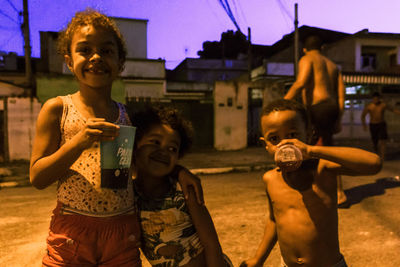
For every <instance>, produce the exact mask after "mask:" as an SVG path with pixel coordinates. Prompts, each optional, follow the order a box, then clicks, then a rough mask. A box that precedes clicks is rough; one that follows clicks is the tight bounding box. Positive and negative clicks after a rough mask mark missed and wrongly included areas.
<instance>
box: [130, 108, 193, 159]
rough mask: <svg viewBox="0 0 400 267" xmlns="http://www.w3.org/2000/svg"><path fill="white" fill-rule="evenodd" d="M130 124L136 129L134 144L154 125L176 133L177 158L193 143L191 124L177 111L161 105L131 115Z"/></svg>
mask: <svg viewBox="0 0 400 267" xmlns="http://www.w3.org/2000/svg"><path fill="white" fill-rule="evenodd" d="M131 119H132V124H133V126H135V127H136V137H135V139H136V141H135V144H137V142H138V141H139V140H140V139H141V138H142V137H143V136H144V135H145V134H146V133H147V131H149V130H150V128H151V127H153V126H155V125H161V124H166V125H168V126H170V127H171V128H172V129H174V130H175V131H177V132H178V134H179V137H180V138H181V144H180V147H179V157H180V158H181V157H183V155H184V154H185V153H186V152H187V151H188V150H189V149H190V147H191V145H192V142H193V127H192V123H191V122H190V121H188V120H186V119H185V118H183V117H182V114H181V113H180V112H179V110H178V109H176V108H172V107H165V106H161V105H154V106H151V105H148V106H146V107H145V108H144V109H143V110H141V111H138V112H136V113H135V114H133V115H132V117H131Z"/></svg>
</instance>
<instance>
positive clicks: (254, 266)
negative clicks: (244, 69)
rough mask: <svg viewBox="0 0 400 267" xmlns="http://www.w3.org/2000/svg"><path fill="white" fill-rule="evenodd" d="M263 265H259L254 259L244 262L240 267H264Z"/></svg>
mask: <svg viewBox="0 0 400 267" xmlns="http://www.w3.org/2000/svg"><path fill="white" fill-rule="evenodd" d="M262 266H263V264H258V262H257V260H256V259H254V258H252V259H248V260H246V261H243V262H242V263H241V264H240V266H239V267H262Z"/></svg>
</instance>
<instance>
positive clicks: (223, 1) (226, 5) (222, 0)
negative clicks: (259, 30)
mask: <svg viewBox="0 0 400 267" xmlns="http://www.w3.org/2000/svg"><path fill="white" fill-rule="evenodd" d="M218 2H219V3H220V5H221V6H222V7H223V9H224V10H225V13H226V14H227V15H228V17H229V18H230V19H231V21H232V23H233V24H234V25H235V27H236V29H237V30H238V31H239V32H242V31H241V29H240V27H239V24H238V23H237V21H236V19H235V16H234V15H233V13H232V9H231V7H230V5H229V2H228V0H218Z"/></svg>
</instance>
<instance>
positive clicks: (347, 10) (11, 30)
mask: <svg viewBox="0 0 400 267" xmlns="http://www.w3.org/2000/svg"><path fill="white" fill-rule="evenodd" d="M28 1H29V15H30V28H31V44H32V48H33V53H32V54H33V56H34V57H39V56H40V52H39V49H40V48H39V31H58V30H60V29H61V28H63V27H64V26H65V25H66V24H67V22H68V21H69V20H70V18H71V17H72V16H73V14H74V13H75V12H76V11H79V10H83V9H85V8H86V7H92V8H95V9H98V10H100V11H102V12H103V13H105V14H107V15H110V16H115V17H126V18H137V19H147V20H148V21H149V22H148V58H151V59H155V58H163V59H165V60H166V65H167V68H173V67H175V66H176V65H177V64H178V63H179V62H181V61H182V60H183V59H184V58H185V57H197V51H198V50H201V49H202V43H203V42H204V41H207V40H209V41H218V40H220V36H221V33H222V32H224V31H227V30H236V28H235V26H234V24H233V23H232V22H231V20H230V19H229V17H228V15H227V14H226V13H225V11H224V9H223V8H222V6H221V5H220V3H219V0H81V1H78V0H75V1H73V0H63V1H55V0H28ZM225 1H226V0H225ZM10 3H11V4H12V5H11V4H10ZM229 3H230V6H231V9H232V13H233V15H234V16H235V18H236V21H237V23H238V25H239V26H240V28H241V29H242V31H243V32H244V33H245V34H247V28H248V27H250V28H251V35H252V36H251V37H252V43H255V44H265V45H270V44H273V43H274V42H276V41H278V40H279V39H280V38H282V36H283V35H284V34H287V33H290V32H291V31H293V29H294V26H293V18H294V4H295V3H298V5H299V26H301V25H309V26H315V27H321V28H325V29H331V30H337V31H343V32H347V33H354V32H357V31H359V30H362V29H365V28H368V29H369V30H370V31H375V32H393V33H400V15H399V11H400V1H399V0H383V1H378V0H334V1H332V0H331V1H328V0H303V1H301V0H298V1H294V0H229ZM14 7H15V9H14ZM19 10H22V0H0V50H1V51H7V52H8V51H15V52H17V53H18V54H19V55H23V47H22V46H23V44H22V35H21V33H20V30H19V26H18V23H19V17H18V12H17V11H19Z"/></svg>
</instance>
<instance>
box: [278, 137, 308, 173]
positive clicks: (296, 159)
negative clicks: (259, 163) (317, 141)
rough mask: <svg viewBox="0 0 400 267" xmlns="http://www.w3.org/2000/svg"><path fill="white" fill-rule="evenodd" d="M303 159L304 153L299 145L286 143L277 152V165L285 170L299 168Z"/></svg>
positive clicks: (289, 170)
mask: <svg viewBox="0 0 400 267" xmlns="http://www.w3.org/2000/svg"><path fill="white" fill-rule="evenodd" d="M302 161H303V155H302V153H301V151H300V149H299V148H298V147H296V146H295V145H292V144H285V145H283V146H281V147H279V148H278V150H277V151H276V152H275V162H276V165H278V167H279V168H280V169H282V170H283V171H287V172H291V171H294V170H297V169H298V168H299V167H300V165H301V163H302Z"/></svg>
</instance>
